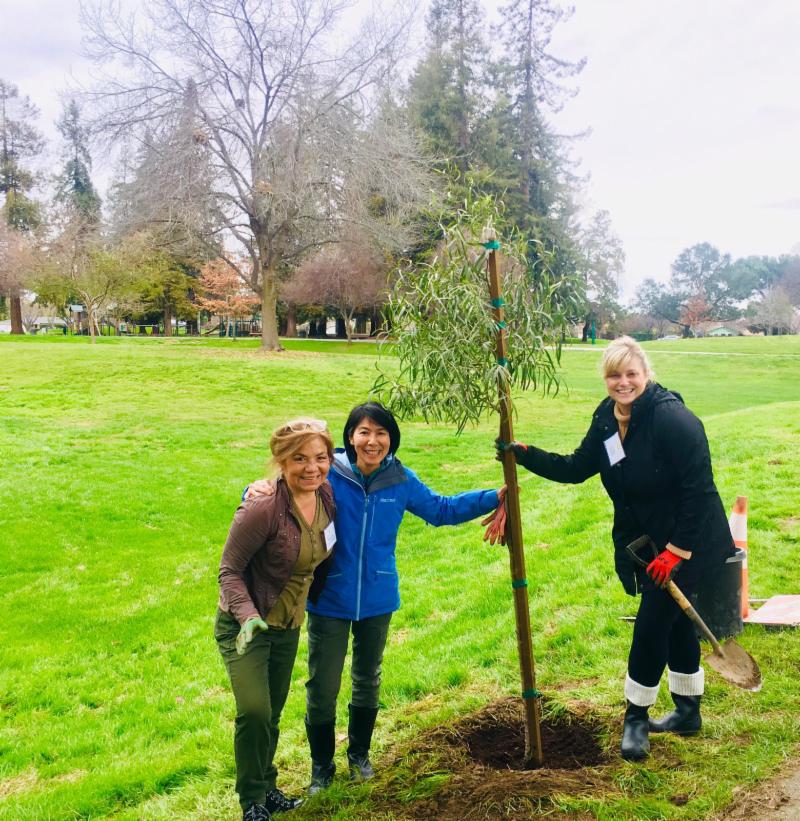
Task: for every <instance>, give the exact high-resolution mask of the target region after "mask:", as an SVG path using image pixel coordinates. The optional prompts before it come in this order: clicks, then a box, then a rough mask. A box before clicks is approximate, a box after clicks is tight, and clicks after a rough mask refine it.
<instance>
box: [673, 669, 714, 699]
mask: <svg viewBox="0 0 800 821" xmlns="http://www.w3.org/2000/svg"><path fill="white" fill-rule="evenodd" d="M667 681H668V682H669V691H670V693H675V695H676V696H702V695H703V691H704V689H705V683H706V671H705V670H704V669H703V668H702V667H701V668H700V669H699V670H698V671H697V672H696V673H675V672H674V671H672V670H669V671H668V672H667Z"/></svg>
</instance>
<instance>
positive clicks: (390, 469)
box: [308, 451, 497, 621]
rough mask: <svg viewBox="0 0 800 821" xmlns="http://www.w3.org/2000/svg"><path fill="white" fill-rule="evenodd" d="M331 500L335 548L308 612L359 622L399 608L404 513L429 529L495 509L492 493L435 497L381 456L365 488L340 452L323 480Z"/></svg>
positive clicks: (409, 473)
mask: <svg viewBox="0 0 800 821" xmlns="http://www.w3.org/2000/svg"><path fill="white" fill-rule="evenodd" d="M328 480H329V481H330V483H331V485H332V487H333V496H334V499H335V501H336V547H335V549H334V551H333V561H332V564H331V567H330V571H329V573H328V577H327V581H326V582H325V587H324V589H323V591H322V593H321V595H320V597H319V599H318V600H317V601H316V603H314V604H312V603H311V602H309V603H308V611H309V612H310V613H316V614H318V615H320V616H332V617H335V618H340V619H351V620H353V621H359V620H360V619H365V618H369V617H370V616H379V615H381V614H384V613H392V612H394V611H395V610H397V609H398V608H399V607H400V590H399V583H398V577H397V565H396V563H395V546H396V544H397V532H398V530H399V528H400V522H402V521H403V515H404V514H405V512H406V511H407V510H408V511H410V512H411V513H413V514H414V515H415V516H419V517H420V518H421V519H424V520H425V521H426V522H428V523H429V524H432V525H436V526H437V527H438V526H439V525H455V524H460V523H461V522H467V521H469V520H470V519H474V518H475V517H476V516H481V515H484V514H486V513H489V512H490V511H491V510H493V509H494V508H495V507H497V491H496V490H473V491H468V492H467V493H459V494H458V495H456V496H439V495H438V494H436V493H434V492H433V491H432V490H431V489H430V488H429V487H428V486H427V485H425V484H424V483H423V482H421V481H420V480H419V478H418V477H417V475H416V474H415V473H414V471H412V470H409V469H408V468H407V467H404V466H403V465H402V464H401V463H400V460H399V459H397V458H394V457H392V456H389V457H387V461H386V463H385V465H384V466H383V467H382V468H381V470H380V472H379V473H377V474H374V475H373V476H371V477H370V481H368V482H367V489H366V490H365V489H364V485H363V484H362V481H361V480H360V478H359V477H358V476H357V475H356V474H355V473H354V472H353V469H352V467H351V466H350V463H349V461H348V459H347V456H346V455H345V453H344V452H343V451H337V452H336V457H335V459H334V462H333V466H332V467H331V471H330V473H329V475H328Z"/></svg>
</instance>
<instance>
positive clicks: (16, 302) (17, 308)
mask: <svg viewBox="0 0 800 821" xmlns="http://www.w3.org/2000/svg"><path fill="white" fill-rule="evenodd" d="M8 302H9V309H10V311H11V333H12V334H20V335H21V334H24V333H25V329H24V328H23V327H22V300H21V299H20V297H19V296H18V295H15V294H12V295H11V296H10V297H9V298H8Z"/></svg>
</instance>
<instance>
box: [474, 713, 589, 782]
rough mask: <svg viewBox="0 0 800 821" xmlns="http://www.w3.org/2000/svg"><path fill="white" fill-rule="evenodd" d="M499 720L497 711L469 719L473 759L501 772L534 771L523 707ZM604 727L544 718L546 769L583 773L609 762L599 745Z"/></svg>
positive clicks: (568, 718)
mask: <svg viewBox="0 0 800 821" xmlns="http://www.w3.org/2000/svg"><path fill="white" fill-rule="evenodd" d="M515 707H516V709H512V710H511V711H508V710H505V711H503V712H504V714H503V715H501V716H497V715H496V714H495V713H494V712H493V711H492V712H488V713H482V714H480V715H479V716H476V717H473V718H472V719H468V720H466V721H465V722H464V724H465V725H466V729H465V732H464V733H463V736H462V738H463V741H464V744H465V745H466V747H467V750H468V752H469V755H470V758H472V759H473V760H474V761H477V762H478V763H480V764H485V765H486V766H487V767H493V768H495V769H498V770H525V769H534V768H535V765H533V766H526V762H525V761H524V754H525V723H524V715H523V711H522V710H521V709H519V705H515ZM599 732H600V727H599V726H597V725H596V724H594V723H591V722H587V721H586V720H585V719H578V718H575V717H572V716H567V715H556V716H551V717H547V716H545V718H543V720H542V723H541V733H542V755H543V758H544V763H543V766H544V767H547V768H548V769H551V770H579V769H581V768H582V767H593V766H596V765H598V764H602V763H603V762H604V761H605V755H604V753H603V750H602V748H601V747H600V744H599V742H598V736H599Z"/></svg>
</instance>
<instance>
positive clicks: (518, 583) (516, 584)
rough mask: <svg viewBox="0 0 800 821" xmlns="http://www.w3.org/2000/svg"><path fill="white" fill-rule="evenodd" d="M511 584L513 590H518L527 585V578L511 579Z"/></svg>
mask: <svg viewBox="0 0 800 821" xmlns="http://www.w3.org/2000/svg"><path fill="white" fill-rule="evenodd" d="M511 586H512V587H513V588H514V590H518V589H519V588H520V587H527V586H528V580H527V579H511Z"/></svg>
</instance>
